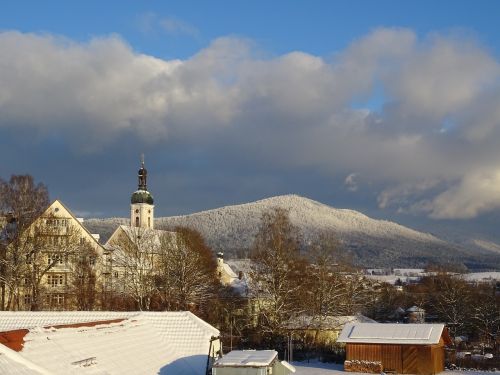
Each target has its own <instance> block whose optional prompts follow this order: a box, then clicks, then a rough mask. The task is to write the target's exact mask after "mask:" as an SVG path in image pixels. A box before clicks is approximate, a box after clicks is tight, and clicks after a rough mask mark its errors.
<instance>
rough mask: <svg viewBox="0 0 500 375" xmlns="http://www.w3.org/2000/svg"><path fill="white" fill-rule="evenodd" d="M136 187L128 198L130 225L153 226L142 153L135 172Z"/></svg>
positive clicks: (151, 198)
mask: <svg viewBox="0 0 500 375" xmlns="http://www.w3.org/2000/svg"><path fill="white" fill-rule="evenodd" d="M137 179H138V187H137V190H136V191H134V192H133V193H132V197H131V198H130V226H132V227H139V228H154V208H155V206H154V204H153V203H154V200H153V196H152V195H151V193H150V192H149V191H148V185H147V179H148V171H147V169H146V168H145V167H144V154H142V155H141V168H140V169H139V172H137Z"/></svg>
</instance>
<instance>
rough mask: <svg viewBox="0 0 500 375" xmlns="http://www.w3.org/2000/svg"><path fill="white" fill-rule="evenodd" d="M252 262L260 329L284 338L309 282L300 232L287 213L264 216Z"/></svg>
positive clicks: (279, 211) (254, 298)
mask: <svg viewBox="0 0 500 375" xmlns="http://www.w3.org/2000/svg"><path fill="white" fill-rule="evenodd" d="M251 259H252V261H253V262H252V267H251V270H250V279H251V283H252V284H253V286H252V289H253V296H252V298H253V303H254V304H255V305H256V310H257V315H258V318H259V328H260V329H261V330H262V331H264V332H267V333H270V334H272V335H273V336H274V335H280V334H282V333H283V328H284V324H285V323H286V322H287V321H288V320H289V318H290V316H292V315H293V314H296V313H298V312H300V310H301V308H300V305H299V303H298V301H297V297H298V296H299V295H300V294H301V293H300V288H301V287H302V286H303V284H304V279H305V278H304V271H305V263H304V262H303V261H302V259H301V256H300V234H299V230H298V229H297V228H296V227H295V226H293V225H292V223H291V222H290V219H289V217H288V212H287V211H285V210H283V209H281V208H276V209H274V210H272V211H269V212H266V213H264V215H263V216H262V219H261V225H260V228H259V231H258V233H257V236H256V238H255V242H254V244H253V248H252V251H251Z"/></svg>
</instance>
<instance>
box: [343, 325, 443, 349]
mask: <svg viewBox="0 0 500 375" xmlns="http://www.w3.org/2000/svg"><path fill="white" fill-rule="evenodd" d="M443 329H444V324H389V323H377V324H374V323H355V324H348V325H346V326H345V327H344V329H343V330H342V332H341V334H340V336H339V338H338V340H337V341H338V342H345V343H366V344H413V345H428V344H437V343H439V339H440V338H441V334H442V333H443Z"/></svg>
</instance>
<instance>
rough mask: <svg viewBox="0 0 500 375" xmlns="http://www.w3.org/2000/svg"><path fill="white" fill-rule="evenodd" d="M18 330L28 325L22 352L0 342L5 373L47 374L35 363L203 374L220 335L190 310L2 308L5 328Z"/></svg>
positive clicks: (71, 369)
mask: <svg viewBox="0 0 500 375" xmlns="http://www.w3.org/2000/svg"><path fill="white" fill-rule="evenodd" d="M93 322H96V324H93ZM81 323H88V324H87V325H83V326H82V324H81ZM19 329H28V332H27V334H26V336H24V339H23V340H24V344H23V346H22V349H21V350H20V351H19V352H16V351H14V350H12V349H9V348H8V347H7V346H4V345H0V349H1V350H0V373H1V374H9V375H10V374H12V375H14V374H24V373H26V374H32V373H34V374H43V373H44V372H41V371H38V372H37V371H35V370H33V366H34V368H39V369H42V370H44V371H46V372H45V373H50V374H68V373H72V374H78V373H89V372H90V373H103V374H104V373H106V374H138V373H140V374H166V373H168V374H177V373H178V374H191V375H198V374H199V375H203V374H205V368H206V363H207V355H208V353H209V347H210V340H211V338H212V337H214V336H218V335H219V331H218V330H217V329H215V328H214V327H212V326H210V325H209V324H208V323H206V322H204V321H203V320H201V319H199V318H198V317H196V316H195V315H193V314H192V313H190V312H83V311H81V312H33V313H31V312H0V331H2V332H5V331H13V330H19ZM5 345H7V343H6V344H5ZM4 353H8V354H9V355H5V354H4ZM30 366H31V367H30ZM25 368H28V370H29V371H31V372H26V371H28V370H26V369H25ZM14 369H17V370H14ZM25 370H26V371H25ZM16 371H17V372H16ZM23 371H24V372H23Z"/></svg>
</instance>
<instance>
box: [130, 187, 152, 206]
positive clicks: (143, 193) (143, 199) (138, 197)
mask: <svg viewBox="0 0 500 375" xmlns="http://www.w3.org/2000/svg"><path fill="white" fill-rule="evenodd" d="M130 202H131V203H132V204H134V203H147V204H153V196H152V195H151V193H150V192H149V191H147V190H137V191H135V192H134V193H132V197H131V198H130Z"/></svg>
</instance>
